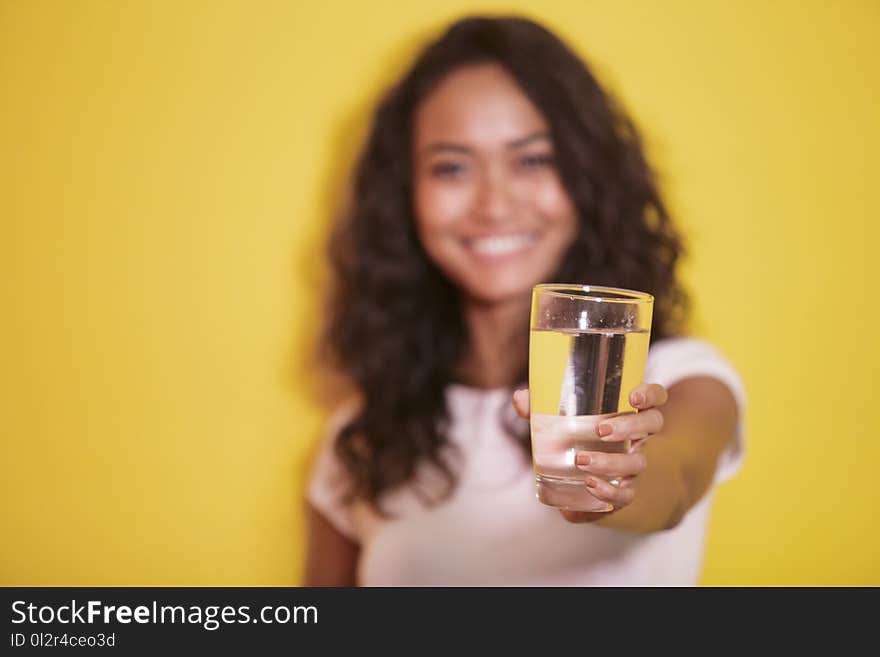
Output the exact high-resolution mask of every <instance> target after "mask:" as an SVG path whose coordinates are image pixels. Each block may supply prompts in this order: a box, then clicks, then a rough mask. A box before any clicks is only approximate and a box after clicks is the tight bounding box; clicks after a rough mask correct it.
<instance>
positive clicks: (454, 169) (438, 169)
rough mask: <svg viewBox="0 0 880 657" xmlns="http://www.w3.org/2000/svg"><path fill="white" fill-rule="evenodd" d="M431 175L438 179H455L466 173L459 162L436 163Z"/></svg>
mask: <svg viewBox="0 0 880 657" xmlns="http://www.w3.org/2000/svg"><path fill="white" fill-rule="evenodd" d="M430 171H431V175H432V176H435V177H437V178H454V177H455V176H457V175H460V174H461V173H463V172H464V166H462V165H461V164H459V163H458V162H436V163H434V164H432V165H431V167H430Z"/></svg>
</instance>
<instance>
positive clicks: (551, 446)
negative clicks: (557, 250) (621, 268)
mask: <svg viewBox="0 0 880 657" xmlns="http://www.w3.org/2000/svg"><path fill="white" fill-rule="evenodd" d="M653 310H654V297H653V296H651V295H650V294H646V293H644V292H637V291H634V290H624V289H620V288H612V287H598V286H593V285H567V284H555V283H550V284H544V285H537V286H535V288H534V289H533V291H532V311H531V324H530V334H529V398H530V406H531V432H532V461H533V463H534V467H535V482H536V484H537V497H538V500H539V501H541V502H543V503H544V504H547V505H549V506H554V507H559V508H561V509H570V510H576V511H598V510H600V509H602V508H604V507H605V502H603V501H601V500H598V499H597V498H595V497H593V495H591V494H590V493H589V491H588V490H587V488H586V485H585V481H586V478H587V476H588V473H587V472H584V471H583V470H579V469H578V468H577V467H576V466H575V460H574V459H575V454H576V453H577V452H579V451H593V452H596V451H598V452H625V451H626V450H628V449H629V441H620V442H602V441H600V440H599V439H598V437H597V434H596V425H598V424H599V422H600V421H601V420H603V419H605V418H608V417H612V416H614V415H617V414H619V413H624V412H633V411H635V410H636V409H635V408H633V407H632V406H631V405H630V403H629V394H630V393H631V392H632V391H633V389H634V388H635V387H636V386H638V385H640V384H641V383H642V380H643V378H644V376H645V361H646V359H647V356H648V343H649V341H650V337H651V318H652V316H653Z"/></svg>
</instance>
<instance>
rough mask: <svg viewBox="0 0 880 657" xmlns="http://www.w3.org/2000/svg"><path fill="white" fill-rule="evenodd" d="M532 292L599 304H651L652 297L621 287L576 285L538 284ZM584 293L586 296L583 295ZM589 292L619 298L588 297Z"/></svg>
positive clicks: (645, 293)
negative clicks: (605, 293) (567, 292)
mask: <svg viewBox="0 0 880 657" xmlns="http://www.w3.org/2000/svg"><path fill="white" fill-rule="evenodd" d="M566 290H570V291H572V292H574V291H577V292H579V294H566V292H565V291H566ZM533 291H534V292H538V291H539V292H540V293H541V294H550V295H553V296H556V297H560V298H563V299H587V300H589V301H596V302H600V303H653V302H654V295H652V294H648V293H647V292H639V291H638V290H628V289H626V288H623V287H607V286H604V285H578V284H575V283H539V284H538V285H535V286H534V288H533ZM583 292H586V293H587V294H583ZM590 292H608V293H611V294H617V295H620V297H621V298H615V297H600V296H590Z"/></svg>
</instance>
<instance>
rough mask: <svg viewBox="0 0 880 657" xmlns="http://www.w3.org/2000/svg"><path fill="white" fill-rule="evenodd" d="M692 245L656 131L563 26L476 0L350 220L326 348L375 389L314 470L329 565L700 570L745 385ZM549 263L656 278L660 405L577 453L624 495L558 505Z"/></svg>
mask: <svg viewBox="0 0 880 657" xmlns="http://www.w3.org/2000/svg"><path fill="white" fill-rule="evenodd" d="M681 252H682V245H681V240H680V237H679V235H678V233H677V232H676V230H675V229H674V228H673V226H672V222H671V220H670V217H669V216H668V213H667V211H666V208H665V206H664V204H663V202H662V200H661V198H660V194H659V192H658V190H657V187H656V184H655V182H654V177H653V174H652V172H651V170H650V167H649V166H648V164H647V162H646V160H645V157H644V155H643V152H642V147H641V141H640V139H639V136H638V131H637V130H636V129H635V127H634V126H633V124H632V122H631V121H630V120H629V119H628V118H627V117H626V115H625V114H624V113H623V112H622V111H621V110H620V109H619V108H618V107H617V106H616V104H615V103H614V101H613V100H612V99H611V97H610V96H609V95H608V94H607V93H606V92H605V91H604V90H603V89H602V88H601V86H600V85H599V84H598V82H597V81H596V80H595V78H594V77H593V75H592V74H591V73H590V71H589V69H588V68H587V67H586V65H585V64H584V62H583V61H582V60H580V59H579V58H578V57H577V56H576V55H575V54H574V53H573V52H572V51H571V50H570V49H569V48H568V47H567V46H566V45H565V44H563V43H562V42H561V41H560V40H559V39H558V38H557V37H556V36H555V35H553V34H551V33H550V32H548V31H547V30H546V29H544V28H543V27H541V26H539V25H537V24H536V23H534V22H531V21H528V20H524V19H519V18H470V19H465V20H462V21H459V22H458V23H456V24H454V25H453V26H451V27H450V28H449V30H448V31H447V32H446V33H445V34H444V35H443V36H442V37H441V38H440V39H439V40H437V41H436V42H434V43H433V44H431V45H429V46H428V47H427V48H426V49H425V51H424V52H423V53H422V54H421V55H420V56H419V57H418V59H417V60H416V62H415V63H414V64H413V66H412V68H411V69H410V71H409V72H408V73H407V74H406V75H405V76H404V78H403V79H402V80H401V81H400V82H399V83H398V84H397V85H396V86H395V87H394V88H392V89H391V90H390V91H389V93H388V94H387V95H386V97H385V98H384V99H383V100H382V102H381V103H380V105H379V107H378V108H377V111H376V115H375V118H374V121H373V126H372V130H371V133H370V135H369V138H368V140H367V143H366V145H365V147H364V150H363V153H362V155H361V157H360V160H359V162H358V164H357V168H356V171H355V176H354V185H353V195H352V199H351V201H350V205H349V208H348V210H347V212H346V213H344V215H343V217H342V220H341V221H340V223H339V224H338V225H337V227H336V229H335V231H334V234H333V236H332V239H331V245H330V255H331V262H332V265H333V268H334V271H335V274H336V285H335V288H334V289H333V291H332V292H331V294H330V299H329V301H330V303H329V307H328V324H327V327H326V332H325V348H326V353H327V354H328V356H330V357H331V358H332V359H333V362H334V363H335V364H336V365H337V367H338V368H339V369H340V370H341V371H342V373H343V374H344V375H345V376H347V377H348V379H349V380H350V381H351V383H352V384H353V386H354V388H355V390H356V393H357V394H356V395H355V397H354V398H353V399H352V400H351V401H350V402H349V403H347V404H345V405H344V406H343V407H342V408H340V409H339V410H338V411H337V412H336V413H335V415H334V416H333V418H332V420H331V422H330V424H329V426H328V428H327V431H326V435H325V436H324V438H323V440H322V444H321V449H320V452H319V455H318V458H317V460H316V462H315V466H314V470H313V473H312V479H311V483H310V486H309V493H308V502H309V505H308V517H309V548H308V563H307V567H306V584H311V585H318V584H336V585H352V584H366V585H370V584H380V585H391V584H403V585H424V584H441V585H458V584H472V585H473V584H489V585H508V584H520V585H530V584H537V585H586V584H625V585H639V584H654V585H657V584H691V583H695V582H696V579H697V577H698V575H699V568H700V564H701V550H702V542H703V534H704V532H705V524H706V518H707V512H708V505H709V502H710V499H711V496H710V495H709V494H708V493H709V491H710V490H711V488H712V486H713V484H715V483H718V482H720V481H722V480H723V479H725V478H726V477H728V476H730V475H731V474H732V473H733V472H734V471H735V469H736V468H737V467H738V465H739V462H740V459H741V454H742V450H741V444H742V413H743V409H744V404H745V394H744V391H743V388H742V384H741V382H740V380H739V377H738V376H737V373H736V371H735V370H734V369H733V368H732V367H731V366H730V364H729V363H727V362H726V360H725V359H724V358H723V357H722V356H721V354H719V353H718V352H717V351H716V350H715V349H714V348H713V347H712V346H711V345H709V344H707V343H705V342H702V341H699V340H695V339H692V338H687V337H684V335H683V323H684V319H685V314H686V309H687V303H686V295H685V293H684V292H683V290H682V289H681V287H680V285H679V284H678V281H677V278H676V264H677V262H678V259H679V257H680V255H681ZM548 281H554V282H567V283H581V284H592V285H607V286H611V287H619V288H630V289H637V290H642V291H644V292H648V293H650V294H652V295H654V297H655V310H654V329H653V332H652V335H651V341H652V344H651V348H650V349H649V354H648V359H647V366H646V375H645V382H644V383H642V384H641V385H638V386H636V387H635V388H634V389H633V390H632V391H627V392H631V395H630V403H631V404H632V406H633V408H636V409H638V413H629V414H621V415H620V416H617V417H614V418H612V419H610V421H608V422H607V423H603V425H602V427H600V428H601V429H602V430H603V431H605V433H603V434H601V435H609V436H611V439H614V440H630V439H632V440H633V448H632V449H630V450H628V451H626V452H624V453H619V454H614V455H609V454H604V453H593V452H586V451H584V452H580V453H578V455H577V463H578V465H579V467H581V468H582V469H584V470H586V471H587V472H588V474H589V475H590V476H587V478H586V483H585V485H586V486H587V487H589V488H590V492H591V494H592V495H593V496H595V497H597V498H598V499H600V500H601V501H603V502H604V503H605V506H604V507H603V509H604V512H595V513H581V512H568V511H564V512H561V513H560V512H559V511H558V510H556V509H552V508H550V507H545V506H542V505H540V504H539V503H538V502H536V501H535V495H534V475H533V472H532V468H531V463H530V459H529V456H530V447H529V433H528V423H526V422H525V420H524V419H523V418H525V417H528V413H529V408H528V406H529V404H528V395H527V394H526V393H525V391H519V392H518V394H517V395H516V396H515V397H514V398H513V400H515V402H516V412H518V413H519V415H520V416H521V417H517V416H516V413H515V412H514V405H513V404H512V403H511V402H512V395H513V392H514V389H515V388H516V387H517V386H519V385H522V384H523V382H525V381H526V380H527V356H528V327H529V322H528V315H529V301H530V292H531V290H532V287H533V286H534V285H536V284H539V283H544V282H548ZM597 430H598V429H597ZM648 437H650V438H651V440H649V441H646V440H645V439H646V438H648ZM609 482H613V483H609Z"/></svg>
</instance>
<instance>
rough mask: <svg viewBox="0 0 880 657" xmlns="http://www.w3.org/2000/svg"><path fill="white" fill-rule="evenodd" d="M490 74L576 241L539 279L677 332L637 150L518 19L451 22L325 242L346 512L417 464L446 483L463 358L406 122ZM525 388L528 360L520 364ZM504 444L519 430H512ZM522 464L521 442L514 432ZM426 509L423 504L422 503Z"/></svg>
mask: <svg viewBox="0 0 880 657" xmlns="http://www.w3.org/2000/svg"><path fill="white" fill-rule="evenodd" d="M482 63H495V64H498V65H500V66H502V67H503V68H504V69H505V70H506V71H507V72H508V73H509V74H510V75H511V76H512V77H513V78H514V79H515V80H516V82H517V83H518V85H519V86H520V87H521V89H522V90H523V91H524V93H525V94H526V95H527V96H528V97H529V98H530V99H531V101H532V102H533V103H534V104H535V106H536V107H537V108H538V109H539V110H540V111H541V113H542V114H543V116H544V117H545V119H546V121H547V123H548V125H549V126H550V136H551V139H552V141H553V144H554V151H555V159H556V163H557V168H558V171H559V175H560V177H561V180H562V184H563V185H564V187H565V189H566V191H567V193H568V194H569V196H570V197H571V199H572V201H573V203H574V205H575V207H576V208H577V211H578V215H579V219H580V222H579V225H580V228H579V231H578V234H577V236H576V238H575V240H574V241H573V243H572V245H571V247H570V248H569V250H568V252H567V253H566V255H565V256H564V258H563V260H562V263H561V266H560V267H559V269H558V271H557V272H556V274H555V276H554V278H553V279H552V281H554V282H583V283H589V284H592V285H608V286H613V287H622V288H630V289H636V290H642V291H646V292H650V293H651V294H653V295H654V297H655V304H654V319H653V330H652V335H651V339H652V341H656V340H658V339H661V338H664V337H667V336H671V335H676V334H679V333H680V332H681V330H682V328H683V326H684V321H685V318H686V315H687V308H688V305H689V304H688V298H687V295H686V293H685V291H684V290H683V289H682V287H681V285H680V284H679V282H678V280H677V279H676V275H675V266H676V262H677V261H678V259H679V258H680V256H681V255H682V254H683V243H682V239H681V237H680V235H679V234H678V233H677V231H676V230H675V229H674V227H673V226H672V224H671V221H670V218H669V214H668V213H667V210H666V207H665V205H664V203H663V201H662V199H661V197H660V193H659V191H658V188H657V184H656V182H655V176H654V173H653V172H652V170H651V168H650V167H649V165H648V163H647V162H646V159H645V155H644V152H643V146H642V140H641V138H640V136H639V133H638V131H637V130H636V127H635V126H634V125H633V122H632V121H631V120H630V119H629V118H628V117H627V116H626V114H625V113H624V112H623V111H622V110H621V108H620V106H619V104H618V103H617V102H616V101H615V100H614V99H613V98H611V96H610V95H609V94H608V93H607V92H606V91H605V90H603V89H602V87H601V86H600V85H599V83H598V82H597V81H596V79H595V77H594V76H593V74H592V73H591V72H590V70H589V69H588V68H587V66H586V65H585V63H584V62H583V61H582V60H581V59H580V58H579V57H578V56H577V55H576V54H574V53H573V52H572V50H571V49H570V48H569V47H568V46H566V44H564V43H563V42H562V41H561V40H560V39H559V38H558V37H557V36H555V35H554V34H552V33H551V32H550V31H548V30H547V29H546V28H544V27H542V26H540V25H538V24H536V23H535V22H533V21H531V20H527V19H524V18H519V17H491V18H490V17H471V18H466V19H463V20H460V21H458V22H456V23H454V24H453V25H452V26H451V27H449V28H448V30H447V31H446V32H445V33H444V34H443V35H442V36H441V37H440V38H439V39H438V40H436V41H434V42H433V43H431V44H430V45H428V46H427V48H426V49H425V50H423V51H422V53H421V54H420V55H419V56H418V58H417V59H416V61H415V62H414V64H413V65H412V67H411V68H410V69H409V71H408V72H407V73H406V74H405V75H404V76H403V78H402V79H401V80H400V81H399V82H398V83H397V84H396V85H395V86H394V87H392V88H391V89H390V91H388V92H387V94H386V95H385V97H384V98H383V99H382V100H381V102H380V103H379V105H378V108H377V110H376V113H375V116H374V118H373V122H372V126H371V129H370V132H369V136H368V138H367V141H366V144H365V146H364V148H363V151H362V153H361V155H360V158H359V160H358V162H357V164H356V168H355V171H354V176H353V188H352V190H351V199H350V200H349V205H348V207H347V209H346V211H345V212H344V213H343V214H342V215H341V217H340V221H339V222H338V223H337V225H336V227H335V229H334V231H333V233H332V235H331V239H330V262H331V266H332V269H333V273H334V275H335V279H336V280H335V287H334V289H333V290H332V292H331V294H330V296H329V304H328V309H327V326H326V328H325V332H324V336H323V347H324V354H325V355H326V356H327V357H329V358H330V359H331V362H333V363H334V365H335V366H337V367H338V368H339V369H340V370H341V371H342V373H344V374H345V375H346V376H347V377H348V378H349V379H350V380H351V381H352V382H353V383H354V385H355V386H356V387H357V389H358V390H359V392H360V393H361V396H362V401H363V404H362V406H361V408H360V410H359V411H358V413H357V414H356V415H355V416H354V417H353V418H352V419H351V420H350V421H349V422H348V423H347V424H345V426H344V427H343V428H342V429H341V431H340V432H339V434H338V435H337V437H336V443H335V450H336V454H337V456H338V457H339V458H340V460H341V462H342V463H343V464H344V466H345V467H346V469H347V470H348V473H349V475H350V478H351V482H352V486H351V489H350V490H349V491H348V495H347V499H348V500H352V499H355V498H358V499H362V500H366V501H367V502H368V503H370V504H371V505H372V506H373V507H374V508H375V509H376V510H377V511H379V512H380V513H382V509H381V505H380V498H381V496H382V494H383V493H386V492H388V491H390V490H392V489H394V488H396V487H398V486H400V485H402V484H406V483H411V482H413V481H414V479H415V478H416V472H417V467H418V466H419V465H420V464H422V463H427V464H428V465H430V466H434V467H436V469H437V470H438V471H439V472H440V473H442V475H443V477H444V478H445V480H446V483H447V484H448V486H447V487H446V493H445V494H444V495H441V497H445V495H446V494H448V493H450V492H451V491H452V490H453V489H454V486H455V483H456V475H455V474H454V472H453V468H452V467H451V464H450V463H449V462H448V458H447V456H444V454H445V453H446V450H444V447H446V446H448V444H449V443H448V440H447V435H446V434H447V431H448V428H449V423H450V417H449V413H448V410H447V406H446V397H445V389H446V387H447V386H448V385H449V384H450V383H451V382H453V381H455V376H454V370H455V368H456V367H457V366H459V365H460V364H461V359H462V357H463V354H464V353H465V351H466V349H467V346H468V340H469V337H468V331H467V329H466V327H465V324H464V320H463V316H462V309H461V305H460V303H461V302H460V299H459V295H458V292H457V290H456V289H455V288H454V287H453V285H452V284H451V283H450V282H449V281H448V280H447V278H446V277H445V276H444V275H443V274H442V272H441V271H439V269H438V268H437V267H436V266H435V265H434V264H433V263H432V261H431V260H430V259H429V257H428V256H427V255H426V253H425V251H424V249H423V248H422V246H421V244H420V241H419V239H418V236H417V233H416V225H415V218H414V210H413V204H412V167H411V149H412V133H413V116H414V111H415V109H416V108H417V106H418V105H419V103H420V102H421V101H422V99H424V98H425V97H426V96H427V95H428V94H429V93H430V92H431V91H432V89H434V88H435V86H436V85H437V84H438V83H439V82H440V81H441V80H442V79H443V78H444V77H445V76H447V75H448V74H449V73H451V72H452V71H454V70H456V69H459V68H461V67H464V66H468V65H475V64H482ZM522 368H523V369H522V373H523V376H522V380H525V379H526V374H527V369H526V368H527V354H526V353H522ZM512 433H514V434H515V433H516V432H512ZM512 438H513V439H514V440H517V441H518V442H520V444H521V445H522V447H523V450H524V453H525V454H526V455H528V453H529V449H530V443H529V436H528V432H527V431H526V432H525V434H524V435H513V436H512ZM435 501H436V500H435Z"/></svg>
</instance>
